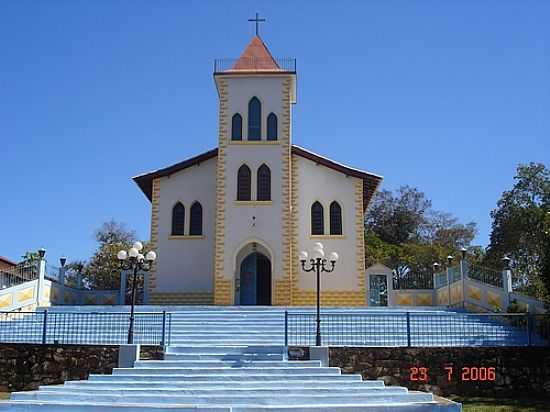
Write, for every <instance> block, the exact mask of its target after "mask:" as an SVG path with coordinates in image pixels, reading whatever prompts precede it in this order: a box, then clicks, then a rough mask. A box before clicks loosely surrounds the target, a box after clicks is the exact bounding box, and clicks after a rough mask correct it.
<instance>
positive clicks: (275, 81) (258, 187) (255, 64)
mask: <svg viewBox="0 0 550 412" xmlns="http://www.w3.org/2000/svg"><path fill="white" fill-rule="evenodd" d="M253 20H254V21H256V35H255V36H254V37H253V38H252V39H251V41H250V43H249V44H248V45H247V46H246V48H245V50H244V51H243V53H242V54H241V55H240V57H239V58H237V59H219V60H216V61H215V63H214V81H215V83H216V87H217V90H218V96H219V119H218V120H219V135H218V162H217V174H216V190H217V194H216V203H217V204H216V239H215V258H214V300H215V304H225V305H231V304H235V303H239V299H238V298H239V290H240V288H241V287H242V285H241V283H240V282H241V278H240V270H241V269H240V265H241V263H242V262H241V260H244V259H246V258H247V256H245V254H246V253H245V251H246V250H248V249H247V248H249V247H252V246H251V245H260V246H261V247H262V248H263V249H264V250H265V254H266V255H269V256H266V257H267V258H268V259H269V260H270V264H271V276H272V279H271V291H272V292H271V299H270V301H271V304H274V305H277V304H279V305H284V304H290V276H291V252H292V251H291V248H292V230H293V228H292V217H291V202H292V199H291V190H290V185H291V111H292V109H291V108H292V105H293V104H295V103H296V61H295V59H292V58H275V57H273V56H272V55H271V53H270V52H269V50H268V48H267V46H266V45H265V43H264V42H263V40H262V39H261V38H260V36H259V35H258V23H259V22H260V21H262V20H261V19H259V17H258V16H257V15H256V19H253Z"/></svg>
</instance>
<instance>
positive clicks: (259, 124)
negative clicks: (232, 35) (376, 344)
mask: <svg viewBox="0 0 550 412" xmlns="http://www.w3.org/2000/svg"><path fill="white" fill-rule="evenodd" d="M214 80H215V83H216V87H217V90H218V96H219V136H218V147H217V148H216V149H213V150H210V151H208V152H206V153H202V154H200V155H198V156H195V157H193V158H191V159H187V160H184V161H182V162H180V163H177V164H174V165H171V166H168V167H166V168H163V169H160V170H156V171H154V172H150V173H146V174H143V175H139V176H137V177H135V178H134V181H135V182H136V183H137V184H138V186H139V187H140V189H141V190H142V191H143V193H144V194H145V196H146V197H147V198H148V199H149V200H150V201H151V205H152V208H151V210H152V213H151V242H152V244H153V247H154V248H155V249H156V251H157V253H158V260H157V262H156V265H155V267H154V270H153V271H152V273H151V274H150V277H149V280H148V285H147V287H148V295H149V302H150V303H153V304H219V305H254V304H256V305H310V304H314V302H315V276H313V275H312V274H311V273H305V272H303V271H302V270H301V267H300V262H299V258H298V253H299V251H301V250H311V249H312V247H313V245H314V243H315V242H319V241H321V242H323V244H324V245H325V248H326V249H327V250H330V251H336V252H338V254H339V256H340V259H339V261H338V263H337V265H336V268H335V270H334V272H332V273H330V274H327V275H324V276H323V279H322V293H321V299H322V303H323V304H324V305H339V306H354V305H357V306H360V305H366V304H367V295H366V278H365V276H366V275H365V264H364V255H365V254H364V234H363V233H364V226H363V225H364V224H363V221H364V213H365V209H366V208H367V206H368V204H369V202H370V201H371V199H372V197H373V195H374V193H375V191H376V190H377V188H378V187H379V185H380V183H381V181H382V177H380V176H378V175H376V174H373V173H369V172H365V171H361V170H357V169H354V168H351V167H348V166H345V165H343V164H340V163H337V162H335V161H333V160H330V159H328V158H326V157H322V156H319V155H317V154H315V153H313V152H310V151H308V150H306V149H304V148H301V147H298V146H295V145H293V144H292V106H293V105H294V104H295V103H296V71H295V63H294V61H293V60H291V59H275V58H273V57H272V56H271V54H270V52H269V51H268V49H267V47H266V46H265V44H264V43H263V41H262V40H261V39H260V38H259V37H258V36H255V37H254V38H253V39H252V41H251V42H250V43H249V45H248V46H247V47H246V49H245V51H244V52H243V54H242V55H241V56H240V58H239V59H236V60H234V61H230V62H229V61H217V62H216V69H215V72H214Z"/></svg>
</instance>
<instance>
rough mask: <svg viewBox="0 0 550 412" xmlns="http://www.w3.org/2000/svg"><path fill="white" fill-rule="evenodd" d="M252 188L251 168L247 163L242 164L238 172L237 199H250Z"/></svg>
mask: <svg viewBox="0 0 550 412" xmlns="http://www.w3.org/2000/svg"><path fill="white" fill-rule="evenodd" d="M251 188H252V182H251V173H250V168H249V167H248V166H247V165H242V166H241V167H239V171H238V172H237V200H250V198H251V194H250V192H251Z"/></svg>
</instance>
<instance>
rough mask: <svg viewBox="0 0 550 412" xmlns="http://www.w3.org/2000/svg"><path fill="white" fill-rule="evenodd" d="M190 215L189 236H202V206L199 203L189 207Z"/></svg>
mask: <svg viewBox="0 0 550 412" xmlns="http://www.w3.org/2000/svg"><path fill="white" fill-rule="evenodd" d="M190 213H191V215H190V222H189V234H190V235H191V236H200V235H202V206H201V204H200V203H199V202H195V203H193V204H192V205H191V212H190Z"/></svg>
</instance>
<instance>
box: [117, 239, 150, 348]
mask: <svg viewBox="0 0 550 412" xmlns="http://www.w3.org/2000/svg"><path fill="white" fill-rule="evenodd" d="M142 249H143V245H142V244H141V242H136V243H134V244H133V245H132V247H131V248H130V249H129V250H128V252H126V251H125V250H121V251H119V252H118V253H117V258H118V260H119V262H120V267H121V269H122V270H132V271H133V278H132V303H131V305H132V306H131V310H130V326H129V327H128V344H129V345H131V344H133V343H134V309H135V305H136V278H137V272H138V270H140V271H143V272H148V271H150V270H151V268H152V266H153V262H154V261H155V259H156V258H157V254H156V253H155V252H153V251H152V250H151V251H149V252H147V255H145V256H143V255H142V254H141V253H140V252H141V250H142ZM145 287H147V286H146V285H145ZM124 289H126V285H124Z"/></svg>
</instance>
